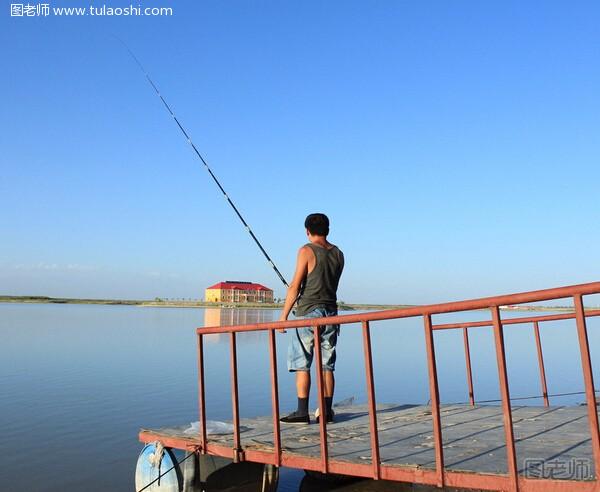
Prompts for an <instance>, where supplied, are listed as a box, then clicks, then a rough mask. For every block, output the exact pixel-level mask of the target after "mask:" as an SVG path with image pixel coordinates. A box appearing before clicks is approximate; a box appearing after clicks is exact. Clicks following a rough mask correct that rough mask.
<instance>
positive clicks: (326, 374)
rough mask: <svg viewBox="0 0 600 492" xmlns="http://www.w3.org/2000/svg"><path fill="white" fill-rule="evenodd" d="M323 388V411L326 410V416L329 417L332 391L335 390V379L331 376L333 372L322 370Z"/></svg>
mask: <svg viewBox="0 0 600 492" xmlns="http://www.w3.org/2000/svg"><path fill="white" fill-rule="evenodd" d="M323 386H324V391H325V395H324V396H325V409H326V410H327V415H331V410H332V408H331V407H332V405H333V391H334V389H335V377H334V376H333V371H329V370H327V369H324V370H323Z"/></svg>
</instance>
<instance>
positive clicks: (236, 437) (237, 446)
mask: <svg viewBox="0 0 600 492" xmlns="http://www.w3.org/2000/svg"><path fill="white" fill-rule="evenodd" d="M229 335H230V338H229V350H230V361H231V405H232V410H233V462H234V463H237V462H238V461H240V456H241V452H242V446H241V443H240V402H239V397H238V374H237V347H236V343H235V332H234V331H232V332H230V333H229Z"/></svg>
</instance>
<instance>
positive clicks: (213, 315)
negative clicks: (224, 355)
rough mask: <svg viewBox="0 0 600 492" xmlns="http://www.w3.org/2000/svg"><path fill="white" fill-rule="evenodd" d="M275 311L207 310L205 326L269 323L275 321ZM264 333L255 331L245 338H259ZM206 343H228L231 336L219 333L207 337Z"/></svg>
mask: <svg viewBox="0 0 600 492" xmlns="http://www.w3.org/2000/svg"><path fill="white" fill-rule="evenodd" d="M275 311H276V310H274V309H246V308H206V309H205V310H204V326H205V327H216V326H237V325H250V324H254V323H268V322H270V321H273V319H274V316H275ZM261 335H262V332H259V331H253V332H247V333H244V337H248V338H254V337H256V338H258V337H260V336H261ZM204 340H205V341H206V342H213V343H215V342H221V341H228V340H229V334H227V333H218V334H211V335H205V336H204Z"/></svg>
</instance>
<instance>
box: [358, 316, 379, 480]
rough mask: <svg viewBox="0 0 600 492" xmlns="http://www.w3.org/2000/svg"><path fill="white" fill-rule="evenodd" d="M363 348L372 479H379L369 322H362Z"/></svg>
mask: <svg viewBox="0 0 600 492" xmlns="http://www.w3.org/2000/svg"><path fill="white" fill-rule="evenodd" d="M362 332H363V347H364V351H365V371H366V373H367V374H366V376H367V399H368V404H369V424H370V427H371V462H372V463H373V478H374V479H375V480H379V478H380V477H381V465H380V462H379V434H378V431H377V404H376V400H375V382H374V380H373V358H372V354H371V330H370V328H369V322H368V321H363V322H362Z"/></svg>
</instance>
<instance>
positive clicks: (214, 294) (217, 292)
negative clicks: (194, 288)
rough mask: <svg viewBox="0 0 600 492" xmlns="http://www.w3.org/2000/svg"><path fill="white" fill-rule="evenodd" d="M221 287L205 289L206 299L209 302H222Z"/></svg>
mask: <svg viewBox="0 0 600 492" xmlns="http://www.w3.org/2000/svg"><path fill="white" fill-rule="evenodd" d="M221 295H222V292H221V289H205V291H204V300H205V301H207V302H221Z"/></svg>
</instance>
